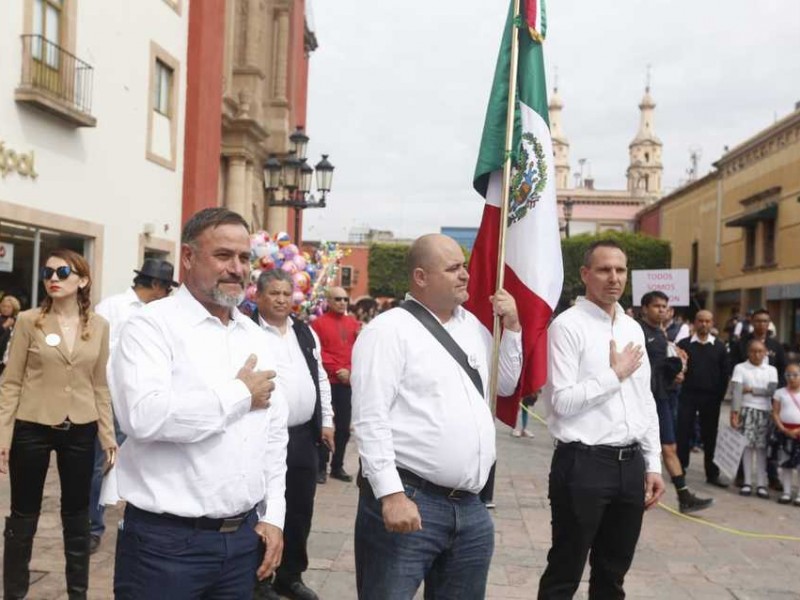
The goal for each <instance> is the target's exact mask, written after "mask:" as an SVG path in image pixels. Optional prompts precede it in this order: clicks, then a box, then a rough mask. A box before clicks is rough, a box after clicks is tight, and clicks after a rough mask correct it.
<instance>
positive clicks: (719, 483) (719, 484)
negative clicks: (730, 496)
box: [706, 477, 730, 488]
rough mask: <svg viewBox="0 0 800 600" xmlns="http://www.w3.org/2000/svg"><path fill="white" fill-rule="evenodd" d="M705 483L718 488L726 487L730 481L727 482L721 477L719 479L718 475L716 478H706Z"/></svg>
mask: <svg viewBox="0 0 800 600" xmlns="http://www.w3.org/2000/svg"><path fill="white" fill-rule="evenodd" d="M706 483H707V484H708V485H715V486H717V487H718V488H726V487H728V486H729V485H730V483H728V482H727V481H725V480H723V479H720V478H719V477H717V478H716V479H706Z"/></svg>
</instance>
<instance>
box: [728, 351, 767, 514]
mask: <svg viewBox="0 0 800 600" xmlns="http://www.w3.org/2000/svg"><path fill="white" fill-rule="evenodd" d="M747 357H748V360H747V361H745V362H743V363H739V364H738V365H736V367H735V368H734V369H733V376H732V377H731V387H732V389H733V408H732V410H731V427H733V428H734V429H739V430H740V431H741V432H742V433H744V435H745V437H746V438H747V447H745V449H744V454H743V456H742V463H743V464H742V466H743V467H744V485H743V486H742V488H741V490H739V493H740V494H741V495H742V496H749V495H751V494H752V493H753V459H754V458H755V462H756V477H757V487H756V494H757V495H758V497H759V498H769V491H768V490H767V442H768V437H769V422H770V419H771V414H770V413H771V412H772V405H771V399H772V395H773V394H774V393H775V389H776V388H777V387H778V370H777V369H776V368H775V367H773V366H771V365H770V364H769V362H768V361H767V348H766V346H765V345H764V343H763V342H760V341H758V340H752V341H751V342H750V343H749V344H748V345H747Z"/></svg>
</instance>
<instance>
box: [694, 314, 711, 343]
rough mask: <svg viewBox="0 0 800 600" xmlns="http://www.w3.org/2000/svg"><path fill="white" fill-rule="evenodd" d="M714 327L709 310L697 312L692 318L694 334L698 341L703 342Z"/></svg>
mask: <svg viewBox="0 0 800 600" xmlns="http://www.w3.org/2000/svg"><path fill="white" fill-rule="evenodd" d="M712 327H714V315H713V314H712V313H711V311H710V310H698V311H697V314H696V315H695V316H694V332H695V334H696V335H697V337H699V338H700V339H703V340H705V339H706V337H708V334H709V333H711V328H712Z"/></svg>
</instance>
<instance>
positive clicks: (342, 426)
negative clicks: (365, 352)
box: [319, 383, 353, 471]
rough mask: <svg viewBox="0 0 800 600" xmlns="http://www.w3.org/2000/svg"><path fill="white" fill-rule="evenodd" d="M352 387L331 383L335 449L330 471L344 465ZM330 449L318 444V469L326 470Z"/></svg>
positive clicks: (350, 414) (350, 412) (351, 413)
mask: <svg viewBox="0 0 800 600" xmlns="http://www.w3.org/2000/svg"><path fill="white" fill-rule="evenodd" d="M352 393H353V389H352V388H351V387H350V386H349V385H347V384H344V383H332V384H331V407H332V408H333V426H334V428H335V429H336V432H335V433H334V435H333V441H334V444H335V446H336V451H335V452H334V453H333V458H332V459H331V471H335V470H337V469H341V468H342V465H344V451H345V448H346V447H347V442H348V441H350V420H351V418H352V415H353V405H352V403H351V401H350V398H351V396H352ZM329 455H330V451H329V450H328V447H327V446H325V444H320V445H319V470H320V471H327V469H328V457H329Z"/></svg>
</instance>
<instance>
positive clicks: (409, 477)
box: [397, 467, 477, 500]
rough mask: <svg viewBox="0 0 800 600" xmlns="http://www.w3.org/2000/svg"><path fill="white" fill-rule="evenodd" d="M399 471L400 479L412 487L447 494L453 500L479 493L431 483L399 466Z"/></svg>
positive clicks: (442, 494)
mask: <svg viewBox="0 0 800 600" xmlns="http://www.w3.org/2000/svg"><path fill="white" fill-rule="evenodd" d="M397 473H398V474H399V475H400V481H402V482H403V483H405V484H406V485H410V486H412V487H415V488H419V489H421V490H425V491H426V492H432V493H434V494H437V495H439V496H445V497H446V498H451V499H453V500H460V499H462V498H469V497H471V496H477V494H473V493H472V492H468V491H466V490H457V489H453V488H448V487H444V486H441V485H437V484H435V483H431V482H430V481H428V480H427V479H423V478H422V477H420V476H419V475H417V474H416V473H412V472H411V471H408V470H406V469H401V468H400V467H398V468H397Z"/></svg>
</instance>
